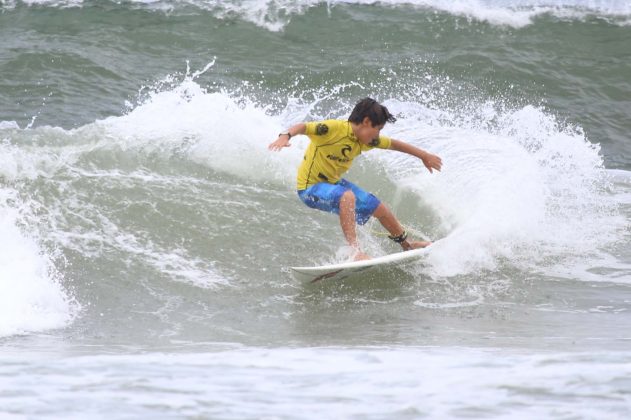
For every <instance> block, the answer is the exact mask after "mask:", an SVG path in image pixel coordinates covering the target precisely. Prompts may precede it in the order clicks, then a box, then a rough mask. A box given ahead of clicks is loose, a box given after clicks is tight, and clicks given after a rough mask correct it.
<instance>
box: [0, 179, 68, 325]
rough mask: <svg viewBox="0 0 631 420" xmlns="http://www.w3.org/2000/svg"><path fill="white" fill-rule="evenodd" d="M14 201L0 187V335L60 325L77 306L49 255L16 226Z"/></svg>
mask: <svg viewBox="0 0 631 420" xmlns="http://www.w3.org/2000/svg"><path fill="white" fill-rule="evenodd" d="M9 203H11V204H9ZM16 203H19V199H18V198H17V197H16V194H15V191H12V190H8V189H3V190H0V237H1V238H2V240H1V241H0V337H2V336H7V335H14V334H22V333H28V332H37V331H45V330H48V329H51V328H60V327H64V326H66V325H68V324H69V323H70V322H71V321H72V319H73V318H74V316H75V315H76V313H77V311H78V309H79V307H78V305H77V304H76V303H74V302H73V300H72V298H71V297H70V296H69V295H68V293H67V291H65V290H64V287H63V286H62V285H61V284H60V277H59V275H58V274H57V272H56V270H55V268H54V266H53V264H52V262H51V260H50V258H49V257H48V256H47V255H46V254H45V253H44V252H43V251H42V250H41V249H40V248H39V246H38V244H37V242H36V241H35V240H34V239H33V238H31V237H30V236H29V235H27V234H25V233H24V232H22V230H21V229H19V228H18V226H17V223H18V220H19V218H20V216H19V212H18V210H17V209H16V208H15V206H16Z"/></svg>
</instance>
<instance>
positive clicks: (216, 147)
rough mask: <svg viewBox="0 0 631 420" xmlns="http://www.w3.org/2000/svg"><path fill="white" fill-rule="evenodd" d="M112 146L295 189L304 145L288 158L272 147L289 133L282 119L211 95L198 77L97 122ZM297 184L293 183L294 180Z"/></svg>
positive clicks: (292, 149)
mask: <svg viewBox="0 0 631 420" xmlns="http://www.w3.org/2000/svg"><path fill="white" fill-rule="evenodd" d="M97 125H98V126H99V127H102V128H103V129H104V130H105V131H106V132H107V134H108V136H109V141H108V143H107V147H111V146H113V145H116V146H117V147H120V148H122V149H134V150H144V151H145V152H158V153H163V154H166V155H172V154H175V153H177V154H180V155H182V154H183V155H186V156H188V157H189V158H190V159H191V160H193V161H195V162H198V163H201V164H204V165H207V166H209V167H211V168H213V169H215V170H218V171H221V172H225V173H229V174H231V175H235V176H239V177H241V178H244V177H245V178H246V179H250V180H255V181H273V182H276V183H282V184H285V185H287V186H289V185H292V186H293V177H294V175H295V173H294V172H295V169H296V162H298V161H299V159H300V157H301V148H300V146H293V147H290V148H288V149H287V150H286V151H285V152H284V153H283V154H282V155H280V154H275V153H269V151H268V149H267V146H268V144H269V143H271V142H272V141H273V140H275V139H276V136H277V135H278V133H279V132H280V131H281V130H282V129H283V128H285V127H284V126H283V121H282V119H281V118H279V117H271V116H268V115H267V114H266V112H265V110H264V109H261V108H260V107H258V106H256V105H255V104H253V103H251V102H250V101H248V100H247V99H245V98H234V97H232V96H231V95H229V94H228V93H223V92H207V91H206V90H205V89H203V88H202V87H200V86H199V85H198V84H197V83H196V82H195V81H194V80H192V78H186V79H185V80H183V81H182V82H181V83H180V84H178V85H177V86H176V87H174V88H173V89H170V90H164V91H159V92H154V93H152V94H151V95H150V96H149V98H148V99H147V100H146V101H145V102H144V103H143V104H141V105H139V106H137V107H136V108H134V109H133V110H132V111H131V112H129V113H128V114H127V115H124V116H121V117H111V118H107V119H105V120H103V121H99V122H98V123H97ZM290 180H292V181H290Z"/></svg>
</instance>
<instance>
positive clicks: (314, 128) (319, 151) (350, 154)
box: [298, 120, 392, 191]
mask: <svg viewBox="0 0 631 420" xmlns="http://www.w3.org/2000/svg"><path fill="white" fill-rule="evenodd" d="M306 126H307V129H306V131H305V134H306V135H307V136H308V137H309V139H310V140H311V142H310V143H309V147H307V151H306V152H305V156H304V159H303V161H302V164H301V165H300V167H299V168H298V191H300V190H305V189H307V188H309V187H310V186H312V185H315V184H317V183H319V182H328V183H330V184H335V183H336V182H338V181H339V180H340V179H341V178H342V174H344V172H346V171H348V170H349V169H350V167H351V164H352V162H353V159H355V158H356V157H357V156H359V155H360V154H361V153H362V152H365V151H368V150H371V149H374V148H379V149H389V148H390V146H391V145H392V140H391V139H390V137H386V136H382V135H380V136H379V138H378V139H375V140H374V141H373V142H372V143H370V144H369V145H367V144H361V143H360V142H359V140H357V138H356V137H355V134H354V133H353V128H352V126H351V123H350V122H349V121H344V120H326V121H315V122H308V123H306Z"/></svg>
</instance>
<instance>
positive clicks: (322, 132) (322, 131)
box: [315, 123, 329, 136]
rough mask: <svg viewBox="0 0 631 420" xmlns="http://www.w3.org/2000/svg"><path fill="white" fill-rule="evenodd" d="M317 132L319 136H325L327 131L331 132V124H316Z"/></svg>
mask: <svg viewBox="0 0 631 420" xmlns="http://www.w3.org/2000/svg"><path fill="white" fill-rule="evenodd" d="M315 132H316V134H317V135H318V136H323V135H325V134H326V133H328V132H329V126H328V125H326V124H322V123H320V124H318V125H316V129H315Z"/></svg>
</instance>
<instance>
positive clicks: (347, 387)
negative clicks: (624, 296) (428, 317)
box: [0, 347, 631, 419]
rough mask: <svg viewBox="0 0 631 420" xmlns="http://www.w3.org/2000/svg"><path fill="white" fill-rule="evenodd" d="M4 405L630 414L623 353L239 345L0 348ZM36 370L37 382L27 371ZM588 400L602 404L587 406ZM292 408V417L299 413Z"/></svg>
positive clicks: (147, 412) (208, 414)
mask: <svg viewBox="0 0 631 420" xmlns="http://www.w3.org/2000/svg"><path fill="white" fill-rule="evenodd" d="M1 361H2V363H1V364H0V387H2V388H3V389H7V390H11V392H5V393H3V394H0V404H1V405H2V406H3V407H4V408H6V409H8V410H9V411H10V412H12V413H17V414H19V415H24V416H27V417H31V416H41V414H42V413H45V414H46V415H47V416H49V417H50V418H58V417H72V418H74V417H77V416H80V417H102V416H105V417H119V416H129V415H132V416H134V417H139V418H156V417H160V418H162V417H171V416H175V417H182V416H185V417H202V418H234V419H239V418H295V417H300V418H304V419H321V418H323V417H324V418H422V417H429V418H460V417H465V418H511V419H513V418H517V419H532V418H556V417H558V416H559V413H563V415H564V416H565V417H571V418H610V419H623V418H627V417H628V416H629V414H631V411H630V408H629V407H630V405H629V404H630V403H631V399H630V397H629V395H628V387H629V375H631V364H630V363H629V355H628V353H620V352H611V351H610V352H607V351H604V352H603V351H601V352H599V353H598V355H595V354H594V353H588V352H580V353H576V352H572V353H567V352H562V353H560V352H551V351H548V352H546V353H533V352H523V351H521V352H517V351H507V350H501V349H470V348H414V347H408V348H397V347H390V348H352V349H347V348H292V349H289V348H276V349H258V348H237V349H233V350H222V351H216V352H209V353H188V352H187V353H186V354H159V353H141V354H136V355H90V356H79V357H77V356H73V357H69V358H61V359H52V360H51V359H50V358H37V357H33V356H30V357H28V356H23V355H15V356H4V357H3V359H2V360H1ZM35 377H36V378H37V380H36V381H35V380H34V378H35ZM594 402H598V403H597V404H595V403H594ZM297 413H299V415H297Z"/></svg>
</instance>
